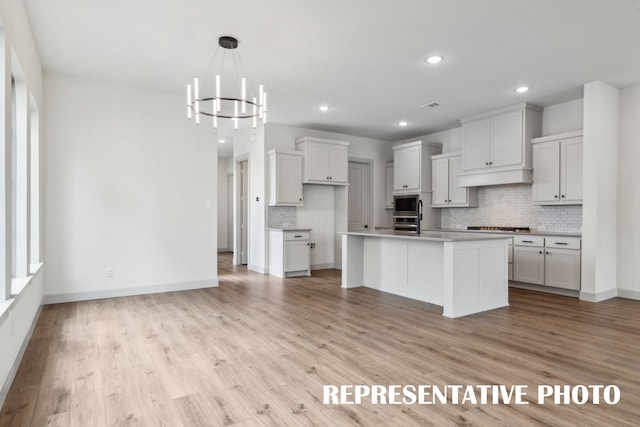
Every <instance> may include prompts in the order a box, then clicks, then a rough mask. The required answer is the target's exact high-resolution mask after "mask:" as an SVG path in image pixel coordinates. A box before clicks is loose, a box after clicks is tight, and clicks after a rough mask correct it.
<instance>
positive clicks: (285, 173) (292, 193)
mask: <svg viewBox="0 0 640 427" xmlns="http://www.w3.org/2000/svg"><path fill="white" fill-rule="evenodd" d="M276 161H277V166H276V203H277V204H285V205H302V157H300V156H292V155H287V154H279V155H278V157H277V160H276Z"/></svg>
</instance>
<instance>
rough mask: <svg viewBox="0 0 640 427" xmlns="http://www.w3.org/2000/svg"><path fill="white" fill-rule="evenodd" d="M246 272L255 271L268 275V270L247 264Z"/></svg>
mask: <svg viewBox="0 0 640 427" xmlns="http://www.w3.org/2000/svg"><path fill="white" fill-rule="evenodd" d="M247 270H251V271H255V272H257V273H262V274H269V269H268V268H266V267H263V266H260V265H255V264H248V265H247Z"/></svg>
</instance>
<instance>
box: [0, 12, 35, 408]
mask: <svg viewBox="0 0 640 427" xmlns="http://www.w3.org/2000/svg"><path fill="white" fill-rule="evenodd" d="M0 29H2V32H3V33H4V41H5V46H4V50H2V49H0V51H3V52H4V56H3V58H2V60H3V64H4V69H3V70H0V76H1V77H0V78H3V79H4V81H3V84H4V90H3V91H1V92H0V93H2V94H4V95H5V96H4V99H3V100H2V102H0V116H2V117H3V118H2V120H3V121H2V123H3V124H2V125H0V129H3V131H4V138H3V139H4V141H5V143H4V147H5V150H0V164H2V168H1V170H2V172H1V173H0V186H1V188H3V189H4V188H10V185H7V183H8V182H10V181H9V180H10V179H11V161H10V159H11V149H10V146H11V144H10V143H9V141H11V132H12V130H11V128H10V126H11V122H12V120H11V109H10V107H11V102H10V96H7V94H10V93H11V92H10V88H11V69H12V67H13V65H14V64H13V63H12V61H13V55H15V58H17V59H18V61H19V63H20V65H21V68H22V72H23V73H24V76H23V77H24V78H25V80H26V85H27V90H28V92H29V93H30V94H31V95H33V97H34V99H35V101H36V103H37V104H38V107H39V109H40V124H39V127H40V129H42V126H43V116H44V114H43V113H42V105H43V96H42V65H41V63H40V58H39V56H38V50H37V48H36V46H35V43H34V41H33V37H32V34H31V28H30V25H29V20H28V18H27V16H26V13H25V10H24V6H23V2H22V1H18V0H0ZM42 141H43V138H42V137H41V138H40V145H41V147H42ZM41 151H42V150H41ZM41 171H42V166H41ZM40 176H42V174H40ZM0 194H2V195H3V196H4V192H3V191H0ZM10 203H11V197H10V195H7V197H2V198H1V200H0V223H2V224H3V225H2V226H5V225H7V224H11V220H10V218H11V217H10V215H11V211H12V208H11V205H10ZM4 235H5V236H9V238H8V239H0V244H1V247H0V263H2V264H3V265H7V266H10V265H11V245H10V242H11V238H10V236H11V228H10V226H9V227H5V231H4ZM0 271H3V272H4V274H2V280H1V285H0V286H2V290H1V291H0V406H2V403H3V402H4V398H5V396H6V393H7V392H8V389H9V387H10V386H11V382H12V381H13V377H14V375H15V373H16V371H17V369H18V366H19V364H20V359H21V357H22V354H23V352H24V350H25V348H26V346H27V344H28V341H29V338H30V336H31V331H32V327H33V326H34V324H35V322H36V320H37V314H38V311H39V308H40V305H41V303H42V289H43V280H42V269H40V270H39V272H38V273H37V274H35V275H34V276H33V277H32V279H31V282H30V284H29V285H28V286H27V287H26V288H25V289H24V290H23V291H22V292H21V293H20V295H18V296H17V297H15V298H13V299H12V300H10V301H9V302H5V301H4V297H5V289H4V287H5V283H7V282H8V281H10V280H11V275H10V270H5V269H4V268H0ZM9 283H10V282H9Z"/></svg>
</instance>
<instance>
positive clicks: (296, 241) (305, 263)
mask: <svg viewBox="0 0 640 427" xmlns="http://www.w3.org/2000/svg"><path fill="white" fill-rule="evenodd" d="M310 231H311V230H310V229H286V230H280V229H271V230H269V274H272V275H274V276H278V277H293V276H310V275H311V267H310V260H309V255H310V254H309V251H310V242H309V235H310Z"/></svg>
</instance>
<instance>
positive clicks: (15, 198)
mask: <svg viewBox="0 0 640 427" xmlns="http://www.w3.org/2000/svg"><path fill="white" fill-rule="evenodd" d="M11 69H12V75H11V294H12V295H16V294H18V293H20V291H21V290H22V289H23V288H24V286H25V285H26V284H27V282H28V275H29V245H28V241H29V219H30V218H29V143H28V141H29V127H28V116H29V105H28V96H27V84H26V81H25V79H24V73H23V72H22V69H21V67H20V64H19V62H18V60H17V58H16V57H15V55H12V62H11Z"/></svg>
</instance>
